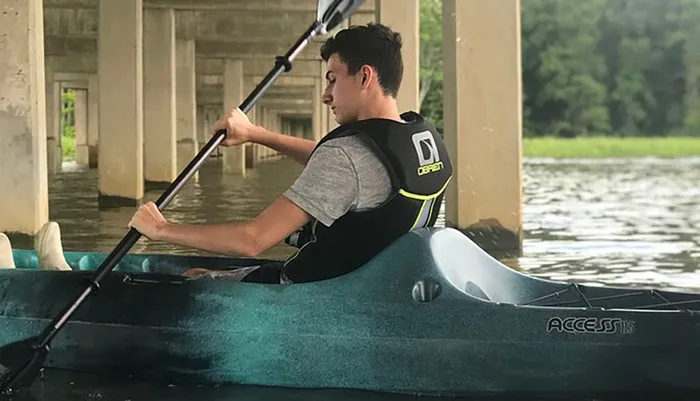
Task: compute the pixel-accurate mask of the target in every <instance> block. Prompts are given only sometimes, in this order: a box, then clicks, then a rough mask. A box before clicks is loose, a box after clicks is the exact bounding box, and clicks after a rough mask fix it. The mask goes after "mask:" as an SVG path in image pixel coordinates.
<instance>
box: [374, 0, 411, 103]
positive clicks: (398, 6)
mask: <svg viewBox="0 0 700 401" xmlns="http://www.w3.org/2000/svg"><path fill="white" fill-rule="evenodd" d="M419 3H420V0H376V3H375V6H376V8H375V10H376V19H377V22H379V23H381V24H384V25H386V26H388V27H389V28H391V29H393V30H394V31H396V32H399V33H400V34H401V38H402V41H403V47H402V50H401V52H402V55H403V81H402V82H401V88H400V89H399V96H398V98H397V103H398V108H399V112H400V113H404V112H406V111H409V110H412V111H415V112H418V111H419V109H420V95H419V94H420V84H419V82H420V81H419V79H420V70H419V68H420V64H419V53H420V5H419Z"/></svg>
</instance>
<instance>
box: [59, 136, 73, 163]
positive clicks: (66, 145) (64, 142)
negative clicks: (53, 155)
mask: <svg viewBox="0 0 700 401" xmlns="http://www.w3.org/2000/svg"><path fill="white" fill-rule="evenodd" d="M61 150H62V152H61V153H63V160H75V137H68V136H65V135H64V136H62V137H61Z"/></svg>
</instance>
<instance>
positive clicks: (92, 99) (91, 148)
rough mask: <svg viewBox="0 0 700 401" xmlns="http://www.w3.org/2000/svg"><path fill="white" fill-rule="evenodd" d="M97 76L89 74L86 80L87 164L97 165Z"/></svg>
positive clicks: (98, 131)
mask: <svg viewBox="0 0 700 401" xmlns="http://www.w3.org/2000/svg"><path fill="white" fill-rule="evenodd" d="M99 86H100V85H99V78H98V76H97V74H91V75H90V78H89V80H88V92H87V113H88V122H87V124H88V128H87V132H88V140H87V144H88V166H89V167H90V168H96V167H97V154H98V150H97V147H98V146H99V142H100V126H99V118H100V113H99V111H100V108H99V104H100V102H99Z"/></svg>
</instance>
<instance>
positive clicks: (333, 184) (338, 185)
mask: <svg viewBox="0 0 700 401" xmlns="http://www.w3.org/2000/svg"><path fill="white" fill-rule="evenodd" d="M329 142H330V141H329ZM358 193H359V189H358V178H357V171H356V170H355V167H354V165H353V163H352V161H351V160H350V157H349V156H348V154H347V153H346V152H345V150H343V149H342V148H340V147H335V146H332V145H328V143H326V144H324V145H321V146H320V147H319V148H318V149H316V151H315V152H314V154H313V155H312V156H311V158H310V159H309V161H308V162H307V164H306V167H304V170H302V172H301V175H300V176H299V178H297V180H296V181H295V182H294V184H293V185H292V186H291V187H290V188H289V189H288V190H287V191H286V192H285V193H284V195H285V196H286V197H287V198H289V199H290V200H291V201H292V202H294V203H295V204H296V205H297V206H299V207H300V208H302V209H304V210H305V211H306V212H307V213H309V214H310V215H311V216H313V217H314V218H316V219H317V220H318V221H319V222H320V223H321V224H323V225H325V226H327V227H330V226H331V225H332V224H333V222H335V220H337V219H338V218H340V217H341V216H343V215H344V214H345V213H347V212H348V211H349V210H352V209H354V208H356V207H357V200H358Z"/></svg>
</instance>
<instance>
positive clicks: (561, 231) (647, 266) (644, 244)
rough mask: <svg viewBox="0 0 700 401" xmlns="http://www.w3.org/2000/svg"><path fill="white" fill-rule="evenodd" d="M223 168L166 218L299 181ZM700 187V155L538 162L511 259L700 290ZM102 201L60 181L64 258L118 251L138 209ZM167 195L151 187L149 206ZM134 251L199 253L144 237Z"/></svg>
mask: <svg viewBox="0 0 700 401" xmlns="http://www.w3.org/2000/svg"><path fill="white" fill-rule="evenodd" d="M220 171H221V165H220V161H219V160H216V159H212V160H209V161H208V162H207V163H206V164H205V165H204V166H203V168H202V170H200V174H199V181H198V182H191V183H189V184H188V185H187V186H186V187H185V189H184V190H183V192H182V193H180V194H179V195H178V196H177V197H176V198H175V200H174V201H173V202H172V203H171V205H170V206H169V207H168V210H167V211H166V212H165V215H166V216H167V217H168V218H170V219H172V220H174V221H178V222H186V223H217V222H223V221H243V220H246V219H249V218H252V217H254V216H255V215H257V214H258V213H259V212H260V211H262V210H263V208H264V207H265V206H266V205H268V204H269V203H270V202H272V201H273V200H274V199H275V198H276V197H277V196H279V195H280V194H282V193H283V192H284V190H285V189H286V188H288V186H289V185H291V183H292V182H293V181H294V179H295V177H296V176H297V174H298V173H299V171H300V167H299V166H298V165H297V164H295V163H294V162H292V161H289V160H280V161H275V162H270V163H265V164H262V165H260V166H258V167H257V168H256V169H255V170H249V171H248V176H247V177H246V178H239V177H235V176H226V175H223V174H221V173H220ZM699 182H700V160H699V159H684V160H654V159H648V160H603V161H580V162H579V161H556V162H553V161H547V160H528V161H527V162H526V163H525V166H524V207H523V212H524V218H523V220H524V222H523V224H524V232H525V241H524V250H523V256H522V257H520V258H518V259H517V260H514V261H511V262H510V263H512V264H514V265H515V266H516V267H517V268H519V269H521V270H524V271H527V272H530V273H532V274H534V275H539V276H543V277H549V278H554V279H558V280H575V281H579V282H585V283H606V284H614V285H621V286H638V285H646V286H653V287H658V288H675V289H688V290H692V291H700V269H699V267H698V266H699V264H700V263H699V261H700V186H698V183H699ZM96 194H97V172H96V170H85V169H81V168H78V167H75V166H73V165H70V164H67V165H64V171H63V172H62V173H60V174H57V175H54V176H51V177H50V208H51V209H50V213H51V219H52V220H55V221H58V222H59V223H60V225H61V227H62V234H63V243H64V249H65V250H76V251H79V250H85V251H106V252H108V251H111V250H112V249H113V247H114V246H115V245H116V244H117V243H118V242H119V240H120V239H121V237H122V236H123V235H124V234H125V233H126V231H127V228H126V224H127V223H128V221H129V220H130V218H131V216H132V215H133V213H134V210H135V208H133V207H127V208H121V209H114V210H103V211H99V210H97V200H96ZM160 194H161V190H156V191H149V192H147V194H146V199H147V200H155V199H156V198H157V197H158V196H159V195H160ZM24 245H27V244H24ZM132 252H134V253H146V252H153V253H164V252H171V253H197V252H193V251H192V250H189V249H184V248H180V247H177V246H169V245H164V244H159V243H150V242H147V241H145V240H143V239H142V240H141V241H139V243H138V244H136V246H135V247H134V248H133V249H132ZM292 252H293V250H292V249H291V248H289V247H287V246H285V245H280V246H277V247H275V248H274V249H272V250H270V251H268V252H266V253H265V254H264V255H263V256H264V257H270V258H286V257H287V256H288V255H290V254H291V253H292ZM30 394H31V395H32V397H35V398H32V399H44V400H73V399H101V400H107V399H109V400H137V399H148V400H160V399H163V400H165V399H167V400H179V399H182V400H185V399H188V400H189V399H192V398H193V397H194V396H195V395H199V396H200V397H203V398H205V399H207V400H218V399H237V400H278V399H279V400H282V399H285V400H290V399H291V400H296V399H300V400H301V399H304V400H316V399H319V400H321V399H323V400H326V399H337V400H346V399H347V400H350V399H352V400H375V399H376V400H408V399H416V398H413V397H399V396H396V397H393V396H385V395H375V394H370V393H360V392H350V391H328V392H309V391H299V390H272V389H259V388H254V387H234V388H219V387H216V388H199V387H197V388H182V387H177V386H166V385H157V384H145V383H140V382H135V381H128V382H120V381H113V380H112V381H98V379H94V378H87V379H86V378H85V377H84V376H75V377H73V376H71V378H65V377H63V376H61V375H60V374H57V373H54V375H53V376H52V375H51V374H49V376H48V378H47V380H44V381H43V382H41V384H40V385H38V386H35V387H34V388H33V389H32V392H31V393H30ZM15 399H20V398H15ZM519 400H520V399H519ZM512 401H514V400H512Z"/></svg>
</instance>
